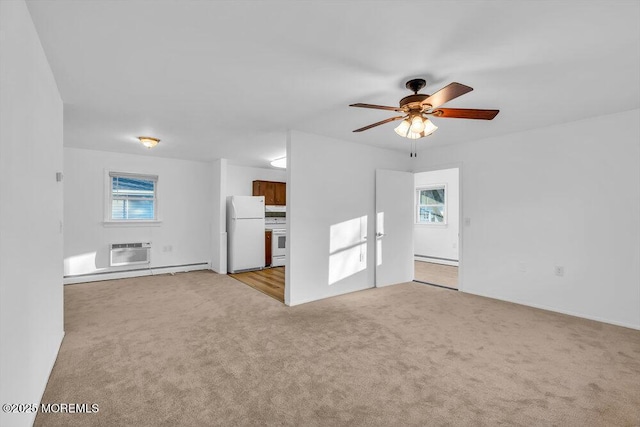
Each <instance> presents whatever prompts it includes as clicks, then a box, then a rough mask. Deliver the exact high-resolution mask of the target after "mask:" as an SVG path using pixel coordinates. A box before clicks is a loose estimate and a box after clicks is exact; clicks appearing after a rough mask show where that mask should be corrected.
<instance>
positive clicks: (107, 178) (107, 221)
mask: <svg viewBox="0 0 640 427" xmlns="http://www.w3.org/2000/svg"><path fill="white" fill-rule="evenodd" d="M114 176H124V177H129V178H140V179H145V180H147V181H153V182H154V197H153V216H154V218H153V219H138V220H130V219H127V220H113V219H111V201H112V200H113V194H112V193H111V192H112V188H111V178H112V177H114ZM158 181H159V177H158V174H154V173H144V172H143V173H131V172H119V171H117V170H112V169H104V198H103V200H104V212H103V214H104V215H103V218H104V221H103V225H104V226H106V227H110V226H114V225H116V224H118V225H117V226H120V225H122V226H125V227H131V226H142V227H144V226H145V225H147V224H148V225H149V226H156V227H157V226H160V225H161V224H162V220H161V217H160V202H159V199H160V187H159V186H158Z"/></svg>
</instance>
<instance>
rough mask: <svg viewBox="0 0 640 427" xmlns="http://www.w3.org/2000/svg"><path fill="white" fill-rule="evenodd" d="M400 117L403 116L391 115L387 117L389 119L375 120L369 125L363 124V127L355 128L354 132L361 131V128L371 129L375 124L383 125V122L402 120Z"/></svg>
mask: <svg viewBox="0 0 640 427" xmlns="http://www.w3.org/2000/svg"><path fill="white" fill-rule="evenodd" d="M402 119H404V116H396V117H391V118H389V119H386V120H382V121H380V122H377V123H374V124H371V125H369V126H365V127H363V128H360V129H356V130H354V132H362V131H363V130H367V129H371V128H374V127H376V126H380V125H383V124H385V123H389V122H394V121H396V120H402Z"/></svg>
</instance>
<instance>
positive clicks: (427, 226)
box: [414, 222, 449, 228]
mask: <svg viewBox="0 0 640 427" xmlns="http://www.w3.org/2000/svg"><path fill="white" fill-rule="evenodd" d="M414 224H415V225H417V226H418V227H426V228H430V227H437V228H447V226H448V225H449V224H447V223H446V222H445V223H432V224H428V223H424V222H416V223H414Z"/></svg>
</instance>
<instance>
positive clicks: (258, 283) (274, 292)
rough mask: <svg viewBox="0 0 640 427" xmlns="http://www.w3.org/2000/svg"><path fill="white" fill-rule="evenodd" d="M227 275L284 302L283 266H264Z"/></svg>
mask: <svg viewBox="0 0 640 427" xmlns="http://www.w3.org/2000/svg"><path fill="white" fill-rule="evenodd" d="M229 276H231V277H233V278H234V279H236V280H238V281H240V282H242V283H244V284H245V285H249V286H251V287H252V288H254V289H257V290H259V291H260V292H262V293H264V294H267V295H269V296H270V297H272V298H275V299H277V300H278V301H280V302H281V303H283V304H284V267H273V268H265V269H264V270H257V271H248V272H246V273H236V274H229Z"/></svg>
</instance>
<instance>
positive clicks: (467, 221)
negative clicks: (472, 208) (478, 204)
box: [464, 218, 471, 227]
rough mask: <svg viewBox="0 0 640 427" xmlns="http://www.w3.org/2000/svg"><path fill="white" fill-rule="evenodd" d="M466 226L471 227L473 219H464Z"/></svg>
mask: <svg viewBox="0 0 640 427" xmlns="http://www.w3.org/2000/svg"><path fill="white" fill-rule="evenodd" d="M464 225H465V227H469V226H470V225H471V218H465V219H464Z"/></svg>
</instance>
